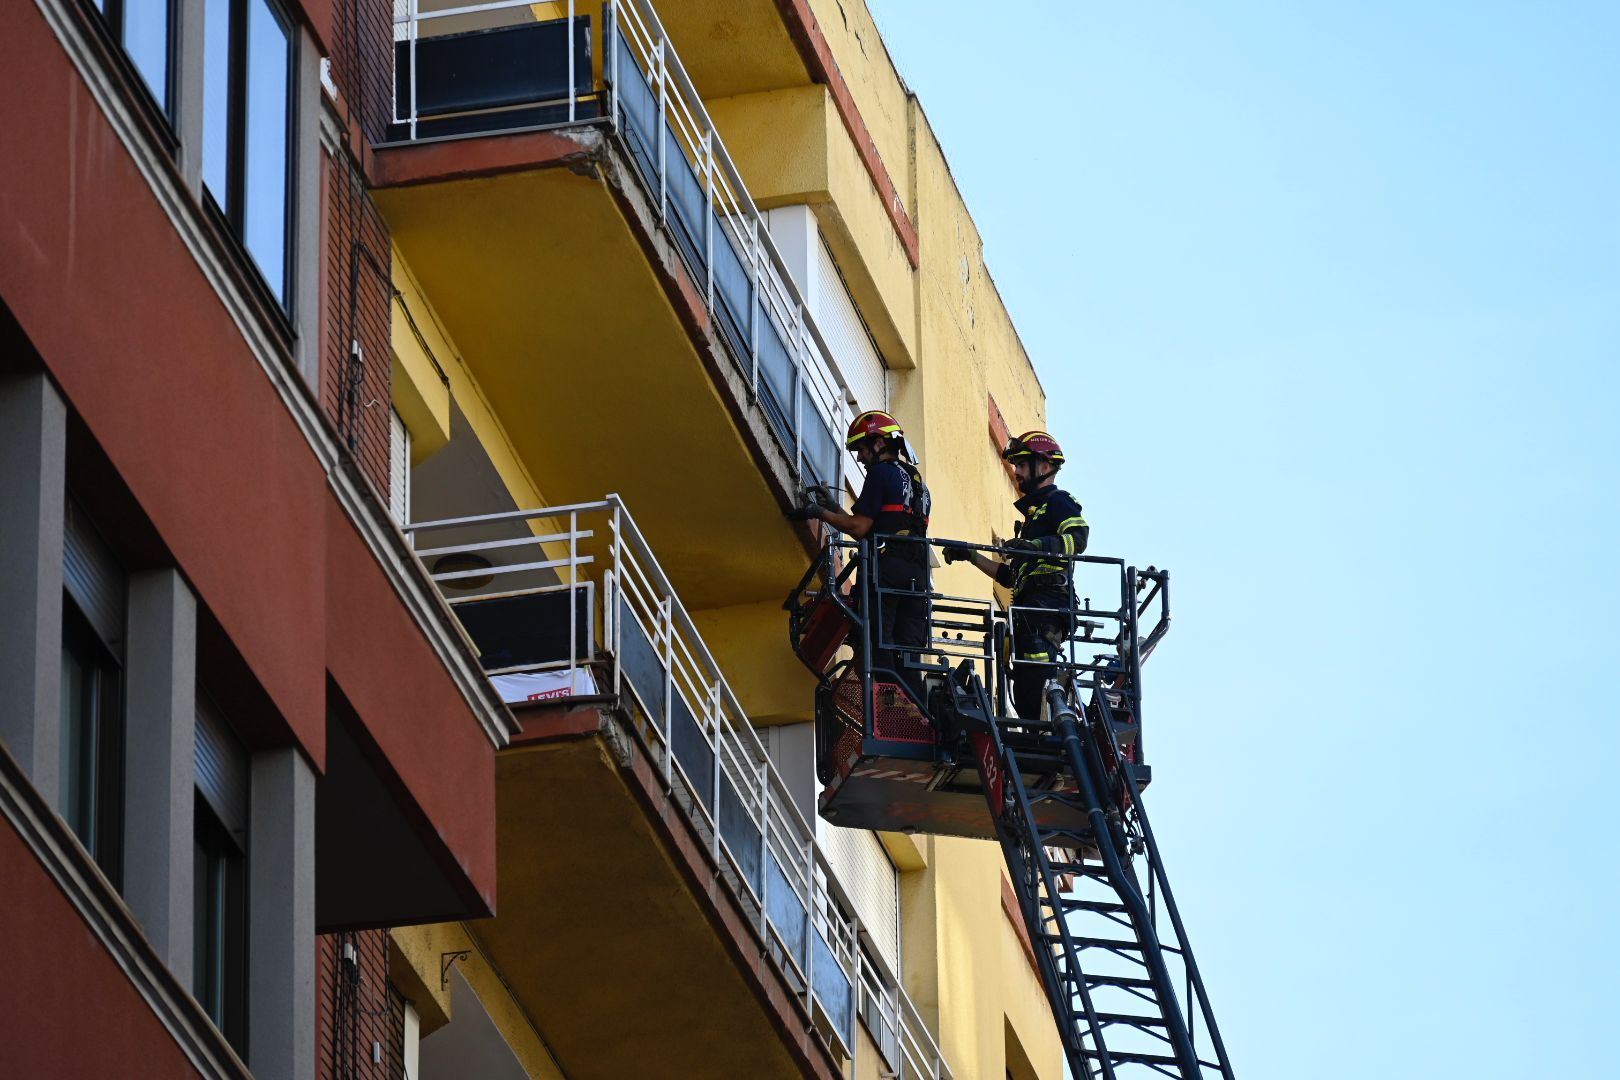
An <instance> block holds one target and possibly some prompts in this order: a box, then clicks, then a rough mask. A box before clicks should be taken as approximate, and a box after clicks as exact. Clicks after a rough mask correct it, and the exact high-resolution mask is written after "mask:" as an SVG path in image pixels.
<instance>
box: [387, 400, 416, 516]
mask: <svg viewBox="0 0 1620 1080" xmlns="http://www.w3.org/2000/svg"><path fill="white" fill-rule="evenodd" d="M388 509H389V511H390V512H391V513H392V514H393V515H394V520H395V521H397V522H399V524H401V525H409V524H410V521H411V432H410V429H409V428H407V427H406V426H405V421H404V420H402V419H401V418H400V415H399V413H397V412H395V411H394V410H393V409H389V410H388Z"/></svg>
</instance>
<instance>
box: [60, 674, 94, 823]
mask: <svg viewBox="0 0 1620 1080" xmlns="http://www.w3.org/2000/svg"><path fill="white" fill-rule="evenodd" d="M95 688H96V683H95V672H94V670H93V669H92V668H91V667H90V666H89V665H88V664H86V663H85V661H84V659H83V658H82V657H80V656H79V655H78V653H77V652H75V651H74V650H73V649H72V648H71V647H68V646H64V647H63V649H62V791H61V810H62V817H63V819H64V820H66V821H67V823H68V827H69V828H70V829H72V830H73V832H74V833H75V835H77V836H78V838H79V840H80V841H81V842H82V843H83V844H84V845H85V847H86V848H87V849H90V848H91V840H92V829H93V827H94V823H95V815H94V814H92V813H90V812H89V807H88V805H87V804H88V803H89V801H90V793H91V792H92V791H94V790H95V784H94V778H93V777H91V776H90V775H89V772H90V769H91V768H92V767H93V765H94V762H95V756H94V753H93V747H94V746H95V733H94V731H93V730H92V728H93V727H94V725H95V716H96V708H95ZM92 850H93V849H92Z"/></svg>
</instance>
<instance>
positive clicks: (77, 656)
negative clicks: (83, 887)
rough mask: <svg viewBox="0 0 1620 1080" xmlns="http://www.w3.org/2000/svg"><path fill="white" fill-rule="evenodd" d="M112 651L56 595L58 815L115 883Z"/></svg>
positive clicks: (117, 831) (117, 749) (116, 682)
mask: <svg viewBox="0 0 1620 1080" xmlns="http://www.w3.org/2000/svg"><path fill="white" fill-rule="evenodd" d="M119 676H120V672H119V668H118V663H117V661H116V660H115V659H114V658H113V655H112V652H111V651H110V650H109V649H108V648H107V646H106V644H105V643H103V642H102V640H101V638H100V637H99V636H98V635H97V633H96V631H95V630H94V629H93V628H92V627H91V625H90V622H89V620H88V619H86V618H85V617H84V615H83V613H82V612H80V610H79V606H78V605H77V604H75V603H74V602H73V600H72V599H71V598H69V597H64V598H63V601H62V735H61V740H62V787H61V805H60V809H61V812H62V817H63V819H64V820H65V821H66V822H67V824H68V827H69V828H71V829H72V830H73V832H74V835H76V836H77V837H78V838H79V842H80V843H82V844H83V845H84V849H85V850H86V851H87V852H89V853H90V857H91V858H93V859H94V860H95V861H96V865H98V866H100V867H101V870H102V873H104V874H106V875H107V878H108V880H110V881H111V882H112V883H113V885H114V886H117V885H118V883H119V876H120V874H119V870H120V862H119V854H120V850H119V849H120V841H121V839H122V834H123V828H122V823H123V797H122V796H123V792H122V787H123V710H122V705H121V702H120V683H121V679H120V677H119Z"/></svg>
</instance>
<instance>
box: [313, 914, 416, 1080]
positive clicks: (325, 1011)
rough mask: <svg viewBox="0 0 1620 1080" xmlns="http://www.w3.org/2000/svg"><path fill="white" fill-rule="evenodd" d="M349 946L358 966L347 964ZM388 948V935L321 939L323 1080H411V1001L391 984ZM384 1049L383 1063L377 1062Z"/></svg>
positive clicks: (318, 1069)
mask: <svg viewBox="0 0 1620 1080" xmlns="http://www.w3.org/2000/svg"><path fill="white" fill-rule="evenodd" d="M346 944H352V945H353V946H354V948H355V952H356V954H357V956H358V958H359V959H358V964H351V963H347V962H345V961H344V960H343V947H344V945H346ZM388 947H389V946H388V931H386V930H362V931H358V932H356V933H345V934H322V935H321V936H320V937H319V938H318V939H317V940H316V952H317V965H316V983H315V1001H316V1032H317V1040H316V1052H317V1058H316V1066H315V1075H316V1077H317V1078H318V1080H406V1078H405V1060H404V1015H405V1014H404V1007H405V999H404V998H403V997H401V996H400V995H399V993H398V991H396V990H395V989H394V986H393V984H392V983H390V982H389V981H388ZM378 1048H380V1050H381V1053H380V1057H381V1058H382V1060H381V1061H380V1062H379V1061H375V1060H373V1059H374V1057H376V1056H379V1055H378V1054H377V1049H378ZM410 1080H415V1078H414V1077H413V1078H410Z"/></svg>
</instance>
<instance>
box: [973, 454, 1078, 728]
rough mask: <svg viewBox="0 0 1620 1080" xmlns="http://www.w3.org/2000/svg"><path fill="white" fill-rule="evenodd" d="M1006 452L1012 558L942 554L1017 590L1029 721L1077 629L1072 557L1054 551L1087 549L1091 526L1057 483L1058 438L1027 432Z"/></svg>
mask: <svg viewBox="0 0 1620 1080" xmlns="http://www.w3.org/2000/svg"><path fill="white" fill-rule="evenodd" d="M1001 456H1002V457H1003V458H1005V459H1006V460H1007V461H1010V462H1012V466H1013V471H1014V475H1015V476H1016V477H1017V479H1018V490H1019V492H1020V493H1021V497H1020V498H1019V499H1018V501H1017V502H1015V503H1013V506H1014V507H1015V508H1017V510H1018V512H1019V513H1020V514H1021V515H1022V516H1023V520H1022V521H1020V522H1019V523H1018V524H1017V525H1015V526H1014V529H1013V534H1014V539H1012V540H1009V541H1007V542H1006V543H1005V544H1003V545H1002V550H1003V551H1005V552H1008V553H1009V555H1010V556H1011V557H1010V558H1009V559H1008V561H1006V562H1001V561H999V560H996V559H992V558H990V557H988V556H987V555H985V554H983V553H982V552H977V551H973V550H971V549H968V548H946V549H945V551H944V559H945V561H946V562H948V563H950V562H961V561H967V562H971V563H973V565H974V566H977V567H978V568H979V569H980V570H982V571H983V572H984V573H986V574H988V575H989V576H990V577H993V578H995V579H996V583H997V584H998V585H1004V586H1006V587H1007V588H1009V589H1011V590H1012V606H1013V648H1014V657H1015V660H1016V662H1015V663H1014V664H1013V670H1012V688H1013V704H1014V706H1016V708H1017V709H1018V715H1019V716H1020V717H1021V718H1023V719H1026V720H1028V719H1034V718H1035V717H1037V716H1039V715H1040V711H1041V689H1042V688H1043V687H1044V686H1045V685H1046V680H1047V679H1049V678H1050V677H1051V675H1052V668H1051V667H1049V666H1048V665H1049V664H1050V663H1051V662H1052V661H1054V660H1057V659H1059V658H1060V657H1061V654H1062V649H1063V643H1064V642H1065V641H1067V640H1068V637H1069V635H1070V634H1072V633H1073V632H1074V618H1075V617H1074V563H1073V562H1072V561H1071V560H1068V559H1064V558H1055V557H1054V556H1066V555H1079V554H1081V553H1082V552H1084V551H1085V550H1086V540H1087V539H1088V538H1089V536H1090V533H1091V528H1090V526H1088V525H1087V524H1086V519H1085V517H1084V516H1082V514H1081V510H1080V504H1079V503H1078V502H1076V501H1075V499H1074V496H1072V495H1070V494H1069V493H1068V492H1067V491H1064V490H1063V489H1062V488H1060V487H1058V486H1057V483H1056V478H1057V472H1058V470H1059V469H1061V468H1062V467H1063V462H1064V457H1063V448H1062V447H1061V446H1059V445H1058V441H1057V440H1056V439H1054V438H1052V436H1051V435H1049V434H1047V433H1046V432H1044V431H1026V432H1024V434H1022V435H1020V436H1018V437H1017V438H1015V439H1012V440H1010V441H1009V442H1008V443H1007V449H1006V450H1005V451H1003V453H1002V455H1001ZM1020 609H1023V610H1020Z"/></svg>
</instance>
